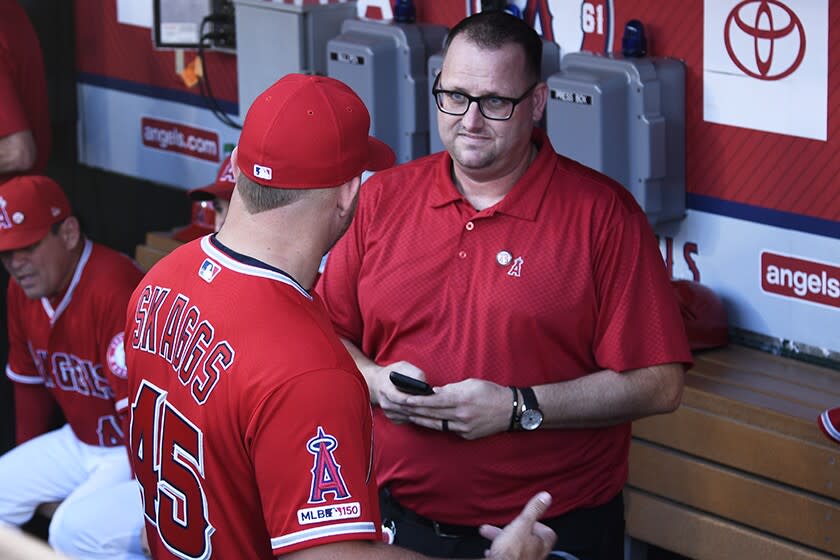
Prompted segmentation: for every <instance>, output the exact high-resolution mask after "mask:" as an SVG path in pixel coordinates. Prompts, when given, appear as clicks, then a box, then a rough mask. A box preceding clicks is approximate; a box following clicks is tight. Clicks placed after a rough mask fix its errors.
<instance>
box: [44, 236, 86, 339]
mask: <svg viewBox="0 0 840 560" xmlns="http://www.w3.org/2000/svg"><path fill="white" fill-rule="evenodd" d="M91 251H93V242H92V241H91V240H89V239H85V248H84V249H82V256H81V257H80V258H79V262H78V263H76V270H75V271H73V278H71V279H70V285H69V286H67V291H66V292H64V297H63V298H61V301H59V302H58V305H57V306H56V307H55V308H53V306H52V304H51V303H50V300H49V298H46V297H42V298H41V306H42V307H43V308H44V312H45V313H46V314H47V317H49V318H50V325H54V324H55V322H56V321H58V318H59V317H61V314H62V313H64V310H65V309H67V306H68V305H70V300H72V299H73V292H74V291H75V290H76V286H78V285H79V280H81V278H82V273H83V272H84V270H85V265H86V264H87V262H88V259H90V253H91Z"/></svg>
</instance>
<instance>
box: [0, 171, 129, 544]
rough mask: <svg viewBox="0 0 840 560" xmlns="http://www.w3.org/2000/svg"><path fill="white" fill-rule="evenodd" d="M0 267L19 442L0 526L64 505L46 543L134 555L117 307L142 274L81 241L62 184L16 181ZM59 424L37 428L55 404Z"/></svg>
mask: <svg viewBox="0 0 840 560" xmlns="http://www.w3.org/2000/svg"><path fill="white" fill-rule="evenodd" d="M0 260H2V262H3V266H4V267H5V268H6V270H7V271H8V273H9V275H10V277H11V279H12V281H11V282H10V283H9V288H8V294H7V298H8V326H9V347H10V348H9V360H8V365H7V367H6V375H7V376H8V377H9V378H10V379H11V380H12V381H14V382H15V383H14V385H15V411H16V420H17V422H16V424H17V441H18V446H17V447H15V448H14V449H12V450H11V451H9V452H8V453H6V454H4V455H3V456H2V457H0V524H6V525H21V524H23V523H25V522H26V521H27V520H29V518H30V517H31V516H32V514H33V512H34V511H35V508H36V507H38V505H39V504H41V503H45V502H54V501H60V500H63V502H62V504H61V505H60V506H59V507H58V509H57V510H56V512H55V514H54V515H53V518H52V521H51V524H50V536H49V538H50V544H52V545H53V547H55V548H56V549H58V550H60V551H62V552H64V553H66V554H69V555H71V556H73V557H77V558H109V559H112V558H125V559H132V558H134V559H136V558H140V557H141V556H140V540H139V537H140V530H141V528H142V518H141V516H140V509H139V500H138V496H137V492H136V488H135V489H133V493H131V494H129V495H128V498H126V499H117V495H118V492H116V491H115V489H116V487H118V486H120V485H122V488H123V491H125V489H126V488H128V489H132V486H131V483H130V481H131V471H130V468H129V464H128V457H127V454H126V447H125V437H124V435H125V424H124V423H123V422H122V420H121V418H120V414H119V412H118V410H117V401H118V400H120V398H123V399H124V396H125V394H126V381H125V379H126V369H125V359H124V351H123V327H124V321H125V308H126V304H127V302H128V298H129V296H130V295H131V291H132V290H133V289H134V287H135V286H136V285H137V282H138V281H139V280H140V278H141V276H142V273H141V272H140V270H139V269H138V268H137V267H136V266H135V265H134V263H133V262H132V261H131V260H130V259H128V258H126V257H125V256H123V255H120V254H118V253H116V252H114V251H112V250H110V249H108V248H106V247H103V246H101V245H98V244H96V243H92V242H91V241H89V240H86V239H85V238H84V236H83V235H82V232H81V228H80V226H79V222H78V220H77V219H76V217H75V216H73V215H72V213H71V210H70V204H69V202H68V200H67V197H66V196H65V195H64V192H63V191H62V190H61V187H60V186H59V185H58V184H57V183H55V182H54V181H53V180H52V179H49V178H47V177H42V176H37V175H31V176H29V175H22V176H18V177H15V178H12V179H10V180H8V181H7V182H5V183H3V184H2V185H0ZM56 404H57V405H58V407H59V408H60V409H61V411H62V412H63V414H64V417H65V418H66V419H67V424H66V425H65V426H64V427H62V428H59V429H57V430H54V431H49V432H47V429H48V427H49V425H50V418H51V415H52V412H53V410H54V407H55V405H56Z"/></svg>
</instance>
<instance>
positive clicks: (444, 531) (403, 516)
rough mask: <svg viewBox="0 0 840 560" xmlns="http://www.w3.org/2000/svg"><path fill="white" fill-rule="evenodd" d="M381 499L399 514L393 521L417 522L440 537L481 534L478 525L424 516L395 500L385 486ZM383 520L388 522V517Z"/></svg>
mask: <svg viewBox="0 0 840 560" xmlns="http://www.w3.org/2000/svg"><path fill="white" fill-rule="evenodd" d="M379 499H380V501H381V502H382V504H383V507H385V506H386V504H387V506H388V507H389V508H390V509H392V510H394V511H395V512H396V514H397V515H398V516H399V518H398V519H394V520H393V521H401V520H402V521H410V522H411V523H416V524H417V525H423V526H424V527H429V528H430V529H432V531H434V533H435V535H437V536H439V537H448V538H461V537H479V536H481V535H480V533H479V532H478V527H473V526H470V525H455V524H454V523H441V522H440V521H435V520H434V519H429V518H428V517H423V516H422V515H420V514H419V513H416V512H414V511H412V510H410V509H408V508H407V507H405V506H403V505H402V504H401V503H399V502H398V501H397V500H395V499H394V497H393V496H391V493H390V492H389V491H388V489H387V488H383V489H382V490H381V491H380V492H379ZM383 515H384V512H383ZM385 517H387V516H385ZM383 521H385V523H387V519H385V520H383Z"/></svg>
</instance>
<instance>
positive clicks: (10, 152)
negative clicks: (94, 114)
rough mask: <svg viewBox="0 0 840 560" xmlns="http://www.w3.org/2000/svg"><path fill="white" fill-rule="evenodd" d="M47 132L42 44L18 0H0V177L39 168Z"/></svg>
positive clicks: (48, 136) (46, 145) (46, 153)
mask: <svg viewBox="0 0 840 560" xmlns="http://www.w3.org/2000/svg"><path fill="white" fill-rule="evenodd" d="M51 138H52V132H51V129H50V114H49V104H48V100H47V80H46V74H45V72H44V61H43V57H42V55H41V45H40V43H39V42H38V37H37V36H36V35H35V30H34V29H33V28H32V24H31V23H30V22H29V18H28V17H27V16H26V12H24V11H23V8H21V7H20V5H19V4H18V2H17V1H16V0H0V183H3V182H4V181H6V180H7V179H8V178H9V177H11V176H13V175H17V174H21V173H29V174H38V173H43V171H44V169H45V168H46V165H47V160H48V159H49V155H50V143H51Z"/></svg>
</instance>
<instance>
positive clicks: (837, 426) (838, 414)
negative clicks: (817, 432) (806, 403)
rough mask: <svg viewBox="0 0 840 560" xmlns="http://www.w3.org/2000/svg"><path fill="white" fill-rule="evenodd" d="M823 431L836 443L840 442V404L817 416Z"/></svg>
mask: <svg viewBox="0 0 840 560" xmlns="http://www.w3.org/2000/svg"><path fill="white" fill-rule="evenodd" d="M817 424H819V426H820V429H821V430H822V432H823V433H824V434H825V435H826V436H828V439H830V440H832V441H833V442H834V443H840V406H838V407H837V408H830V409H828V410H826V411H825V412H823V413H822V414H820V416H819V418H817Z"/></svg>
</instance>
